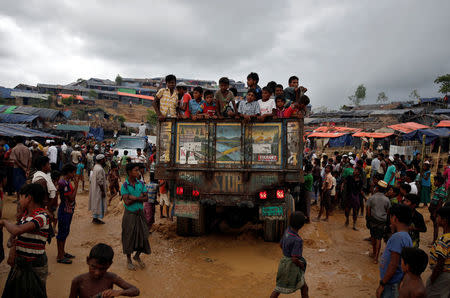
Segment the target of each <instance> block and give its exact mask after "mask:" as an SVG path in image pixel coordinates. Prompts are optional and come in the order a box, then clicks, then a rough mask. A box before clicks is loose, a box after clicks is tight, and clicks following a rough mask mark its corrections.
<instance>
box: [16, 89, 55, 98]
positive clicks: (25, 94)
mask: <svg viewBox="0 0 450 298" xmlns="http://www.w3.org/2000/svg"><path fill="white" fill-rule="evenodd" d="M11 96H14V97H25V98H36V99H43V100H47V99H48V96H49V94H46V93H33V92H24V91H15V90H12V91H11Z"/></svg>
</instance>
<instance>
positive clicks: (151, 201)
mask: <svg viewBox="0 0 450 298" xmlns="http://www.w3.org/2000/svg"><path fill="white" fill-rule="evenodd" d="M146 186H147V198H148V199H147V202H145V203H144V214H145V220H146V222H147V225H148V230H149V233H150V234H151V231H150V229H151V228H152V225H153V224H154V223H155V205H156V196H157V194H158V187H159V185H158V183H155V182H154V181H153V180H150V183H148V184H147V185H146Z"/></svg>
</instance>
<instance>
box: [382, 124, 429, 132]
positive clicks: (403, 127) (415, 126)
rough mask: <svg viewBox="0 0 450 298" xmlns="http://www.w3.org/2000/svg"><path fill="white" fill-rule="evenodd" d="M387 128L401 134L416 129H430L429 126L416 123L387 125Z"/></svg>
mask: <svg viewBox="0 0 450 298" xmlns="http://www.w3.org/2000/svg"><path fill="white" fill-rule="evenodd" d="M388 127H389V128H392V129H393V130H396V131H399V132H402V133H410V132H413V131H415V130H417V129H426V128H430V127H429V126H426V125H423V124H419V123H416V122H406V123H399V124H394V125H389V126H388Z"/></svg>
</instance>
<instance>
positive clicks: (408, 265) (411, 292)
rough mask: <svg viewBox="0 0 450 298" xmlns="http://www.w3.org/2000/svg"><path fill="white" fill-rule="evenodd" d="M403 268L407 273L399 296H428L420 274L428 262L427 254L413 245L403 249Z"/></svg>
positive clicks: (409, 297) (401, 284)
mask: <svg viewBox="0 0 450 298" xmlns="http://www.w3.org/2000/svg"><path fill="white" fill-rule="evenodd" d="M401 257H402V270H403V272H404V273H405V275H404V276H403V280H402V282H401V283H400V287H399V296H398V297H399V298H413V297H414V298H419V297H422V298H424V297H426V293H425V286H424V285H423V281H422V278H421V277H420V275H421V274H422V273H423V272H424V271H425V268H427V264H428V256H427V254H426V253H425V252H424V251H423V250H421V249H419V248H413V247H405V248H403V249H402V253H401Z"/></svg>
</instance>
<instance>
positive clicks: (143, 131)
mask: <svg viewBox="0 0 450 298" xmlns="http://www.w3.org/2000/svg"><path fill="white" fill-rule="evenodd" d="M146 129H147V126H146V125H145V124H144V122H142V123H141V125H140V126H139V133H138V136H140V137H145V136H146Z"/></svg>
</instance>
